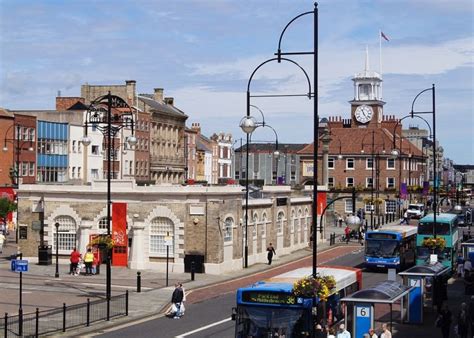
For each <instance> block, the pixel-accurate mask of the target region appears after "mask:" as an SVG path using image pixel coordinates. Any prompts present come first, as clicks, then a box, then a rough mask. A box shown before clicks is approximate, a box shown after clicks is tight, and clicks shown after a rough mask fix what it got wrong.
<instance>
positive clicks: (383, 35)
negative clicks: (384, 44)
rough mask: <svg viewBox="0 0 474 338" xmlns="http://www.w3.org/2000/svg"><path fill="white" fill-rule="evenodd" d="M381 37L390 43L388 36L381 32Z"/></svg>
mask: <svg viewBox="0 0 474 338" xmlns="http://www.w3.org/2000/svg"><path fill="white" fill-rule="evenodd" d="M380 35H381V36H382V37H383V38H384V39H385V40H386V41H390V40H389V39H388V38H387V36H386V35H385V34H384V33H383V32H382V31H380Z"/></svg>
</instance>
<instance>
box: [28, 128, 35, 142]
mask: <svg viewBox="0 0 474 338" xmlns="http://www.w3.org/2000/svg"><path fill="white" fill-rule="evenodd" d="M34 140H35V129H34V128H30V129H29V141H32V142H33V141H34Z"/></svg>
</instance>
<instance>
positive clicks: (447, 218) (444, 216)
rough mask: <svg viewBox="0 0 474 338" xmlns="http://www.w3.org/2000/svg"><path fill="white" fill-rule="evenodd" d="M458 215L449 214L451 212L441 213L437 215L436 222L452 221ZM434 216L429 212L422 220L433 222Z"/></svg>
mask: <svg viewBox="0 0 474 338" xmlns="http://www.w3.org/2000/svg"><path fill="white" fill-rule="evenodd" d="M456 217H457V214H449V213H440V214H437V215H436V222H451V221H452V220H454V219H455V218H456ZM433 221H434V216H433V214H428V215H426V216H425V217H423V218H422V219H420V222H433Z"/></svg>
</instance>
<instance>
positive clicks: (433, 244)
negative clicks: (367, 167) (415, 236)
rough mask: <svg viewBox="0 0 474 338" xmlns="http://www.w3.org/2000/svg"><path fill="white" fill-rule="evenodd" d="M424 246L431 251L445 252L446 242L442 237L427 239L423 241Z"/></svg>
mask: <svg viewBox="0 0 474 338" xmlns="http://www.w3.org/2000/svg"><path fill="white" fill-rule="evenodd" d="M423 246H425V247H427V248H430V249H431V250H434V249H436V248H438V249H440V250H443V249H444V248H445V247H446V240H445V239H444V238H442V237H436V238H431V237H426V238H425V239H424V240H423Z"/></svg>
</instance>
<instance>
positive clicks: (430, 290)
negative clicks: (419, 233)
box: [399, 262, 451, 324]
mask: <svg viewBox="0 0 474 338" xmlns="http://www.w3.org/2000/svg"><path fill="white" fill-rule="evenodd" d="M450 271H451V267H449V266H444V265H443V264H441V263H439V262H435V263H426V264H424V265H416V266H413V267H411V268H409V269H408V270H405V271H403V272H400V273H399V275H400V276H402V278H403V284H405V285H406V286H410V287H412V288H413V290H412V291H411V292H410V295H409V297H408V304H409V306H408V315H407V322H408V323H412V324H421V323H423V308H424V306H425V303H428V302H431V305H432V306H433V305H434V304H435V303H437V304H441V303H442V302H443V301H444V300H445V299H446V298H447V290H446V287H447V285H446V280H447V277H448V275H449V273H450Z"/></svg>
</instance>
